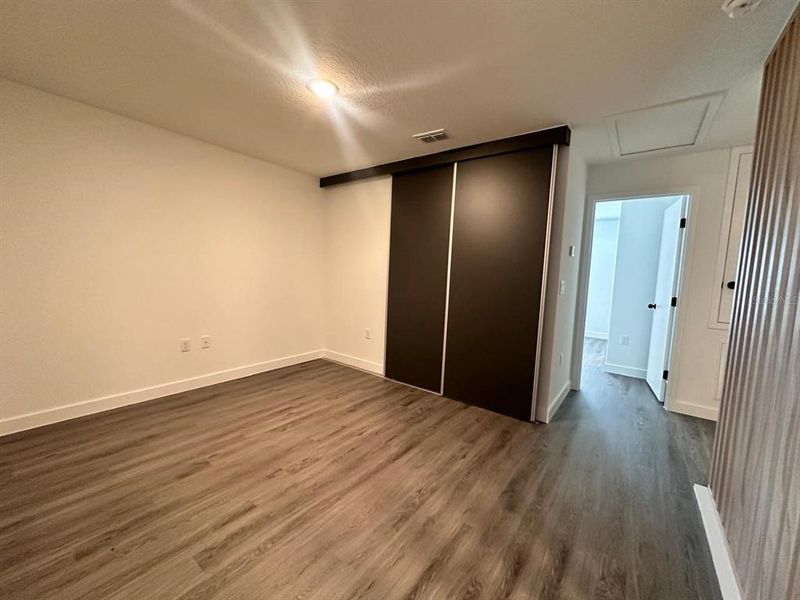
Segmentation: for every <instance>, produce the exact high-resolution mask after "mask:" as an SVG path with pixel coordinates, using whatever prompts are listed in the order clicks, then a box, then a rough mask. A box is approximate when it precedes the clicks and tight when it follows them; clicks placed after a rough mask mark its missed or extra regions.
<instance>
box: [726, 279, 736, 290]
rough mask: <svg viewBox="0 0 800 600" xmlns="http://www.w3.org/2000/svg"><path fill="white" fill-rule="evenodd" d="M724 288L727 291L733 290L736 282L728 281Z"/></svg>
mask: <svg viewBox="0 0 800 600" xmlns="http://www.w3.org/2000/svg"><path fill="white" fill-rule="evenodd" d="M725 287H726V288H728V289H729V290H733V289H735V288H736V282H735V281H729V282H728V283H726V284H725Z"/></svg>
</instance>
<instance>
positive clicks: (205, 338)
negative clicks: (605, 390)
mask: <svg viewBox="0 0 800 600" xmlns="http://www.w3.org/2000/svg"><path fill="white" fill-rule="evenodd" d="M200 347H201V348H202V349H204V350H205V349H206V348H211V336H210V335H201V336H200Z"/></svg>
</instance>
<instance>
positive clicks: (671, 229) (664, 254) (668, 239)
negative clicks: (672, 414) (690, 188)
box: [647, 198, 686, 402]
mask: <svg viewBox="0 0 800 600" xmlns="http://www.w3.org/2000/svg"><path fill="white" fill-rule="evenodd" d="M685 204H686V201H685V199H683V198H682V199H680V200H676V201H675V202H674V203H672V204H670V205H669V206H668V207H667V208H666V209H665V210H664V224H663V225H662V229H661V252H660V253H659V257H658V277H657V279H656V293H655V298H653V302H652V304H650V305H649V308H652V309H653V325H652V328H651V329H650V350H649V354H648V357H647V384H648V385H649V386H650V389H652V390H653V393H654V394H655V395H656V398H658V401H659V402H664V397H665V392H666V385H665V383H666V382H665V381H664V377H663V373H664V370H665V369H666V368H667V364H668V360H669V355H670V350H671V348H670V345H671V343H672V324H673V320H674V312H675V309H674V308H673V307H672V298H673V296H675V295H676V287H677V284H678V277H677V273H678V267H679V260H680V258H681V257H680V249H681V243H682V235H683V231H684V230H683V229H681V226H680V225H681V218H682V217H683V215H684V210H685V208H684V207H685Z"/></svg>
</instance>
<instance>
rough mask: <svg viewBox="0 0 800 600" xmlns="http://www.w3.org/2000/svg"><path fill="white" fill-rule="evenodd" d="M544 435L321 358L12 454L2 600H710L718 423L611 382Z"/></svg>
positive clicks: (4, 513) (0, 450)
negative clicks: (712, 463)
mask: <svg viewBox="0 0 800 600" xmlns="http://www.w3.org/2000/svg"><path fill="white" fill-rule="evenodd" d="M603 352H604V349H603V346H602V344H601V343H599V342H597V341H592V340H588V343H587V360H586V361H585V366H584V389H583V390H582V391H581V392H578V393H573V394H572V395H571V396H570V397H569V398H568V399H567V400H566V401H565V404H564V407H563V408H562V410H561V411H560V413H559V415H558V416H557V418H556V419H555V421H554V422H553V423H551V424H550V425H547V426H544V425H538V424H531V423H525V422H521V421H516V420H513V419H510V418H508V417H504V416H501V415H497V414H494V413H490V412H487V411H485V410H482V409H479V408H475V407H471V406H467V405H465V404H461V403H459V402H456V401H454V400H450V399H447V398H442V397H439V396H436V395H434V394H429V393H427V392H424V391H421V390H417V389H414V388H410V387H407V386H403V385H400V384H397V383H394V382H391V381H387V380H384V379H382V378H380V377H376V376H373V375H369V374H366V373H362V372H360V371H356V370H353V369H350V368H347V367H344V366H341V365H337V364H333V363H330V362H325V361H314V362H311V363H306V364H303V365H297V366H295V367H289V368H286V369H281V370H279V371H273V372H270V373H265V374H262V375H257V376H253V377H249V378H246V379H241V380H238V381H234V382H229V383H224V384H220V385H216V386H212V387H209V388H204V389H201V390H195V391H192V392H187V393H183V394H177V395H175V396H171V397H168V398H164V399H161V400H157V401H152V402H148V403H145V404H140V405H136V406H131V407H127V408H124V409H120V410H116V411H112V412H108V413H104V414H100V415H94V416H91V417H87V418H83V419H78V420H74V421H69V422H65V423H59V424H56V425H52V426H49V427H44V428H41V429H36V430H32V431H28V432H23V433H20V434H15V435H12V436H6V437H4V438H0V473H2V474H3V476H4V481H3V485H2V490H0V551H1V552H0V598H3V599H4V600H18V599H20V600H21V599H26V600H27V599H31V600H32V599H35V600H47V599H50V598H52V599H55V598H58V599H59V600H72V599H76V600H77V599H81V600H95V599H97V600H100V599H102V600H123V599H136V600H142V599H148V600H149V599H154V600H157V599H170V600H190V599H191V600H199V599H209V600H212V599H230V600H235V599H241V600H254V599H284V598H285V599H289V598H302V599H304V600H313V599H320V600H322V599H324V600H336V599H342V600H344V599H351V598H363V599H369V598H374V599H381V600H387V599H398V600H399V599H412V598H413V599H424V598H429V599H433V598H437V599H451V598H452V599H480V598H486V599H496V598H512V599H518V600H523V599H525V600H527V599H539V598H542V599H549V598H553V599H555V598H564V599H583V598H598V599H601V598H605V599H613V600H616V599H627V598H647V599H664V600H684V599H687V600H688V599H694V598H700V599H714V600H716V599H717V598H719V592H718V589H717V587H716V583H715V579H714V574H713V567H712V564H711V560H710V555H709V552H708V549H707V546H706V542H705V538H704V536H703V530H702V525H701V523H700V519H699V515H698V512H697V509H696V507H695V505H694V498H693V495H692V484H693V483H705V482H706V477H707V471H708V464H709V453H710V450H711V442H712V436H713V424H712V423H710V422H705V421H701V420H698V419H693V418H690V417H683V416H680V415H674V414H670V413H667V412H665V411H664V410H663V409H662V408H661V407H660V405H658V404H657V403H656V401H655V399H654V398H653V396H652V394H651V393H650V392H649V390H648V389H647V387H646V384H645V383H644V382H642V381H638V380H633V379H629V378H625V377H619V376H615V375H608V374H605V373H602V372H601V371H600V368H599V366H600V363H601V360H602V354H603Z"/></svg>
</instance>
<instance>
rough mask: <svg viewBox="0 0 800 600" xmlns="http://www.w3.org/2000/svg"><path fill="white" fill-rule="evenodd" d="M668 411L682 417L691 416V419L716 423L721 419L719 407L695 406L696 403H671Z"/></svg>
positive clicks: (673, 401) (674, 401) (682, 401)
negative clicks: (695, 418)
mask: <svg viewBox="0 0 800 600" xmlns="http://www.w3.org/2000/svg"><path fill="white" fill-rule="evenodd" d="M667 410H670V411H672V412H676V413H680V414H682V415H689V416H690V417H699V418H701V419H708V420H709V421H716V420H717V419H718V418H719V408H718V407H716V406H706V405H704V404H695V403H694V402H686V401H685V400H672V401H669V407H668V409H667Z"/></svg>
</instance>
